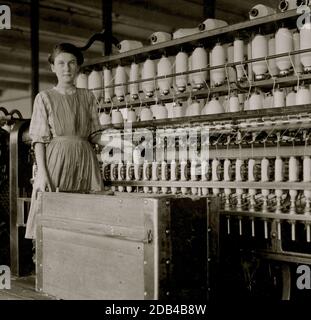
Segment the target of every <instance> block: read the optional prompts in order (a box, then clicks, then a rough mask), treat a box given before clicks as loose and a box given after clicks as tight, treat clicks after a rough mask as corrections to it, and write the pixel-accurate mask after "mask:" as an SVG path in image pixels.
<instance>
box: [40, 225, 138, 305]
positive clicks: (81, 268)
mask: <svg viewBox="0 0 311 320" xmlns="http://www.w3.org/2000/svg"><path fill="white" fill-rule="evenodd" d="M43 250H44V260H43V291H44V292H47V293H49V294H52V295H55V296H56V297H61V298H63V299H121V300H124V299H142V298H143V292H144V289H143V282H142V281H141V279H142V274H143V265H144V264H143V246H142V244H140V243H132V242H128V241H122V240H119V239H112V238H100V237H96V236H92V235H81V234H78V233H75V232H69V231H63V230H55V229H49V228H44V229H43ZM116 275H117V276H116Z"/></svg>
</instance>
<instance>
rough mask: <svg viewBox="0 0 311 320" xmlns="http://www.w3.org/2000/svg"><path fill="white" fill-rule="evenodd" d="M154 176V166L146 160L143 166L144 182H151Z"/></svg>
mask: <svg viewBox="0 0 311 320" xmlns="http://www.w3.org/2000/svg"><path fill="white" fill-rule="evenodd" d="M151 176H152V164H151V163H150V162H149V161H148V160H145V161H144V164H143V180H144V181H149V180H150V179H151Z"/></svg>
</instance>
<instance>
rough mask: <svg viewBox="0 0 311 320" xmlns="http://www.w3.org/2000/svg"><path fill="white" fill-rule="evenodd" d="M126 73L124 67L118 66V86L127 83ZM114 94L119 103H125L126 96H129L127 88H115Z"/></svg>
mask: <svg viewBox="0 0 311 320" xmlns="http://www.w3.org/2000/svg"><path fill="white" fill-rule="evenodd" d="M126 81H127V80H126V72H125V68H124V67H123V66H120V65H118V66H117V69H116V75H115V80H114V83H115V84H116V85H117V84H123V83H126ZM114 93H115V95H116V97H117V99H118V100H119V101H123V100H124V98H125V96H126V94H127V86H125V85H122V86H117V87H115V88H114Z"/></svg>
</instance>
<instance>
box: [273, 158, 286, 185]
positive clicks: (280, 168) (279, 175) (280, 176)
mask: <svg viewBox="0 0 311 320" xmlns="http://www.w3.org/2000/svg"><path fill="white" fill-rule="evenodd" d="M283 180H284V163H283V160H282V159H281V157H279V156H278V157H276V159H275V165H274V181H275V182H282V181H283Z"/></svg>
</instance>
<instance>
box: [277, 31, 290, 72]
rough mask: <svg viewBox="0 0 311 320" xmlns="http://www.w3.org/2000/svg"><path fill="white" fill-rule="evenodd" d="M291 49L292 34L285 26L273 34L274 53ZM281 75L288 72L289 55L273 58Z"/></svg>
mask: <svg viewBox="0 0 311 320" xmlns="http://www.w3.org/2000/svg"><path fill="white" fill-rule="evenodd" d="M291 51H293V35H292V33H291V32H290V31H289V30H288V29H287V28H280V29H279V30H278V31H277V32H276V34H275V54H281V53H287V52H291ZM275 61H276V65H277V67H278V68H279V69H280V74H281V75H283V76H284V75H287V74H289V69H290V68H291V61H290V58H289V56H285V57H279V58H276V59H275Z"/></svg>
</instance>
